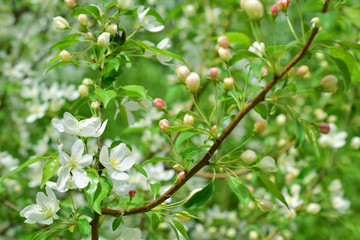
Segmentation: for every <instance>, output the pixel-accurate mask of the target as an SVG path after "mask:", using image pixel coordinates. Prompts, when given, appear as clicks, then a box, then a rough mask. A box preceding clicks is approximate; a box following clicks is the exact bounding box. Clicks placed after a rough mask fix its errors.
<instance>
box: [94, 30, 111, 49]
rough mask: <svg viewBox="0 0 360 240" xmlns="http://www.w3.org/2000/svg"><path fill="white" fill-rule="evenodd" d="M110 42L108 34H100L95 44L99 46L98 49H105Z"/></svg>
mask: <svg viewBox="0 0 360 240" xmlns="http://www.w3.org/2000/svg"><path fill="white" fill-rule="evenodd" d="M109 42H110V33H108V32H103V33H102V34H100V36H99V37H98V39H97V44H99V46H100V47H107V46H108V45H109Z"/></svg>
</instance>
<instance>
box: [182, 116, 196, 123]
mask: <svg viewBox="0 0 360 240" xmlns="http://www.w3.org/2000/svg"><path fill="white" fill-rule="evenodd" d="M183 121H184V123H185V124H187V125H190V126H192V125H194V122H195V118H194V117H193V116H191V115H190V114H185V116H184V120H183Z"/></svg>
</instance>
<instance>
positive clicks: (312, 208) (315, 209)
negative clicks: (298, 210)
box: [306, 203, 321, 214]
mask: <svg viewBox="0 0 360 240" xmlns="http://www.w3.org/2000/svg"><path fill="white" fill-rule="evenodd" d="M320 210H321V206H320V204H318V203H310V204H309V205H308V206H307V207H306V212H308V213H310V214H317V213H319V212H320Z"/></svg>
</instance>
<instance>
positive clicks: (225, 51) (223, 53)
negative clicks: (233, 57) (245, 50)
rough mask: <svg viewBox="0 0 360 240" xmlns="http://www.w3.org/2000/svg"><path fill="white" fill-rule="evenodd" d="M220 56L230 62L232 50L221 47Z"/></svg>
mask: <svg viewBox="0 0 360 240" xmlns="http://www.w3.org/2000/svg"><path fill="white" fill-rule="evenodd" d="M218 53H219V56H220V58H221V60H223V61H224V62H228V61H229V59H230V51H229V49H227V48H223V47H220V48H219V50H218Z"/></svg>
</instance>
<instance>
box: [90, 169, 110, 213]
mask: <svg viewBox="0 0 360 240" xmlns="http://www.w3.org/2000/svg"><path fill="white" fill-rule="evenodd" d="M110 181H111V180H110V179H108V178H105V177H103V176H101V177H100V179H99V185H98V188H97V189H96V192H95V195H94V202H93V204H92V207H93V209H94V210H95V211H96V212H97V213H98V214H100V215H101V202H102V201H103V200H104V198H105V197H106V196H107V195H108V193H109V192H110V191H111V189H112V183H111V182H110Z"/></svg>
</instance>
